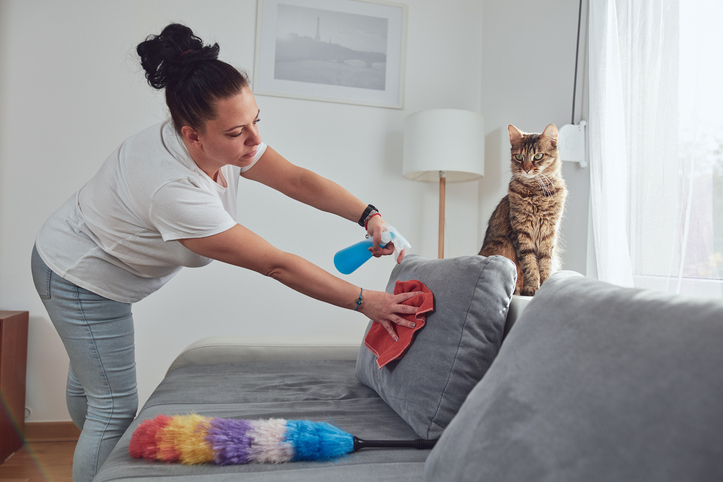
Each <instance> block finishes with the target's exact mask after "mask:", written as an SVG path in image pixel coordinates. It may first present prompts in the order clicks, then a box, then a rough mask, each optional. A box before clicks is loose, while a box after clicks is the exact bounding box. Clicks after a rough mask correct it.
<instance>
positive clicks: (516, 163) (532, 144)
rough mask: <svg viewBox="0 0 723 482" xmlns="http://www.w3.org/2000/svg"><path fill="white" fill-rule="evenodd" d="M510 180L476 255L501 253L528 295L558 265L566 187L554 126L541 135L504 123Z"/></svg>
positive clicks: (518, 291)
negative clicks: (511, 263) (508, 137)
mask: <svg viewBox="0 0 723 482" xmlns="http://www.w3.org/2000/svg"><path fill="white" fill-rule="evenodd" d="M507 130H508V131H509V133H510V144H511V145H512V149H511V154H512V155H511V163H512V179H511V180H510V184H509V189H508V194H507V196H505V197H504V198H502V201H500V203H499V205H497V208H496V209H495V211H494V212H493V213H492V217H491V218H490V221H489V225H488V226H487V233H486V234H485V239H484V242H483V243H482V248H481V249H480V252H479V254H480V255H481V256H492V255H495V254H499V255H502V256H505V257H507V258H509V259H511V260H512V261H513V262H514V263H515V265H516V266H517V286H516V287H515V294H522V295H527V296H531V295H534V294H535V292H536V291H537V290H538V289H539V287H540V285H541V284H542V283H543V282H544V281H545V280H546V279H547V278H549V277H550V275H551V274H552V273H554V272H555V271H557V270H558V269H559V267H560V261H559V258H558V247H557V241H558V232H559V228H560V221H561V220H562V214H563V211H564V210H565V199H566V198H567V188H566V186H565V181H564V180H563V179H562V175H561V172H560V171H561V169H562V161H561V160H560V157H559V155H558V150H557V138H558V133H557V127H555V125H554V124H550V125H549V126H547V127H546V128H545V130H544V131H543V132H542V133H541V134H530V133H526V132H521V131H520V130H519V129H517V128H516V127H515V126H512V125H510V126H508V127H507Z"/></svg>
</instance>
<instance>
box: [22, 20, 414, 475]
mask: <svg viewBox="0 0 723 482" xmlns="http://www.w3.org/2000/svg"><path fill="white" fill-rule="evenodd" d="M218 50H219V47H218V45H217V44H215V45H213V46H204V45H203V43H202V41H201V39H199V38H198V37H196V36H194V35H193V32H192V31H191V30H190V29H189V28H187V27H185V26H182V25H177V24H172V25H169V26H168V27H166V28H165V29H164V30H163V32H161V34H160V35H158V36H150V37H148V38H147V39H146V41H144V42H142V43H141V44H139V45H138V48H137V52H138V54H139V55H140V58H141V64H142V66H143V68H144V69H145V71H146V78H147V79H148V82H149V83H150V85H151V86H152V87H154V88H156V89H164V88H165V94H166V103H167V104H168V108H169V110H170V113H171V119H170V120H169V121H166V122H164V123H161V124H159V125H155V126H152V127H150V128H148V129H146V130H144V131H141V132H140V133H138V134H136V135H134V136H132V137H130V138H129V139H127V140H126V141H124V142H123V143H122V144H121V146H120V147H119V148H118V149H117V150H116V151H115V152H113V153H112V154H111V155H110V157H109V158H108V159H107V160H106V162H105V163H104V164H103V166H102V167H101V168H100V170H99V171H98V173H97V174H96V175H95V177H93V179H91V180H90V182H88V184H86V185H85V186H84V187H83V188H81V189H80V191H78V192H77V193H76V194H75V195H73V196H72V197H71V198H70V199H69V200H68V201H67V202H66V203H65V204H64V205H63V206H62V207H61V208H60V209H59V210H58V211H57V212H56V213H55V214H54V215H53V216H51V217H50V219H48V221H47V222H46V223H45V225H44V226H43V228H42V229H41V231H40V233H39V234H38V238H37V240H36V246H35V249H34V250H33V257H32V268H33V279H34V281H35V286H36V288H37V290H38V293H39V294H40V296H41V298H42V299H43V303H44V304H45V307H46V309H47V311H48V314H49V316H50V319H51V320H52V322H53V324H54V325H55V327H56V329H57V331H58V333H59V334H60V337H61V339H62V340H63V343H64V345H65V348H66V350H67V352H68V356H69V358H70V369H69V372H68V385H67V403H68V409H69V411H70V414H71V418H72V419H73V421H74V422H75V424H76V425H77V426H78V427H79V428H81V430H82V432H81V436H80V439H79V440H78V445H77V447H76V450H75V456H74V460H73V480H75V481H86V480H88V481H89V480H91V479H92V478H93V475H94V474H95V473H96V472H97V470H98V469H99V468H100V466H101V465H102V463H103V461H104V460H105V459H106V457H107V456H108V454H109V453H110V451H111V450H112V448H113V447H114V446H115V444H116V442H117V441H118V439H119V438H120V436H121V434H122V433H123V432H124V431H125V430H126V428H127V427H128V425H129V424H130V422H131V421H132V420H133V417H134V416H135V413H136V409H137V405H138V401H137V392H136V375H135V358H134V345H133V343H134V342H133V319H132V315H131V304H132V303H134V302H136V301H138V300H141V299H143V298H144V297H145V296H147V295H149V294H151V293H152V292H154V291H155V290H157V289H158V288H160V287H161V286H163V285H164V284H165V283H166V282H167V281H168V280H169V279H170V278H171V277H173V275H174V274H175V273H176V272H177V271H178V270H179V269H180V268H181V267H182V266H203V265H206V264H208V263H210V262H211V260H213V259H216V260H219V261H223V262H225V263H229V264H233V265H236V266H240V267H243V268H247V269H251V270H254V271H256V272H258V273H261V274H263V275H266V276H270V277H272V278H274V279H276V280H278V281H280V282H281V283H283V284H285V285H287V286H289V287H290V288H292V289H294V290H296V291H299V292H301V293H304V294H306V295H308V296H310V297H313V298H315V299H318V300H321V301H324V302H327V303H331V304H334V305H336V306H339V307H342V308H347V309H351V310H356V311H359V312H360V313H362V314H364V315H366V316H367V317H368V318H370V319H373V320H376V321H378V322H379V323H381V324H382V325H384V326H385V328H386V329H387V330H388V331H389V334H390V335H391V336H392V337H393V338H395V339H396V333H395V329H394V327H393V325H394V324H399V325H403V326H410V327H411V326H412V324H411V323H410V322H408V321H406V320H405V319H404V318H403V317H401V316H400V315H404V314H412V313H415V312H416V308H414V307H410V306H406V305H402V302H404V301H405V300H407V299H408V298H410V297H412V296H414V295H415V293H406V294H401V295H396V296H395V295H391V294H388V293H385V292H381V291H372V290H363V289H361V288H360V287H357V286H354V285H352V284H350V283H348V282H346V281H343V280H341V279H339V278H336V277H335V276H332V275H331V274H329V273H327V272H326V271H324V270H322V269H320V268H318V267H317V266H315V265H313V264H311V263H310V262H308V261H306V260H304V259H302V258H300V257H298V256H295V255H292V254H290V253H285V252H283V251H280V250H279V249H276V248H275V247H273V246H272V245H270V244H269V243H267V242H266V241H265V240H264V239H262V238H261V237H259V236H258V235H256V234H255V233H253V232H251V231H249V230H248V229H246V228H244V227H243V226H241V225H239V224H237V223H236V222H235V221H234V217H235V214H236V212H235V211H236V192H237V187H238V183H239V177H244V178H246V179H251V180H254V181H258V182H261V183H263V184H265V185H267V186H270V187H272V188H274V189H276V190H278V191H280V192H282V193H284V194H286V195H287V196H289V197H291V198H293V199H296V200H298V201H301V202H304V203H306V204H309V205H310V206H313V207H315V208H317V209H321V210H324V211H328V212H331V213H334V214H337V215H339V216H342V217H344V218H346V219H349V220H352V221H356V222H359V224H361V225H362V226H364V227H365V228H366V230H367V232H368V233H369V234H371V235H372V236H373V239H374V247H373V254H374V255H375V256H377V257H378V256H381V255H387V254H391V253H392V252H393V251H394V248H393V247H392V246H388V247H386V248H380V247H379V241H380V237H381V232H382V225H383V224H384V220H383V219H382V217H381V216H380V215H379V213H378V212H377V211H376V210H375V209H374V208H373V206H367V205H366V204H364V203H363V202H362V201H360V200H359V199H357V198H356V197H354V196H352V195H351V194H350V193H349V192H348V191H346V190H344V189H343V188H341V187H340V186H338V185H337V184H335V183H333V182H331V181H329V180H327V179H324V178H322V177H320V176H318V175H316V174H314V173H312V172H310V171H307V170H305V169H302V168H300V167H297V166H294V165H293V164H291V163H289V162H288V161H287V160H286V159H284V158H283V157H282V156H280V155H279V154H278V153H276V152H275V151H274V150H273V149H272V148H271V147H268V146H267V145H266V144H264V143H263V142H262V141H261V137H260V136H259V131H258V126H257V124H258V122H259V109H258V107H257V105H256V101H255V99H254V96H253V95H252V94H251V91H250V89H249V86H248V79H247V78H246V77H245V75H244V74H242V73H240V72H239V71H238V70H236V69H235V68H233V67H231V66H230V65H228V64H226V63H224V62H221V61H219V60H218V59H217V56H218ZM402 257H403V253H402V254H401V255H400V258H399V260H398V261H401V258H402Z"/></svg>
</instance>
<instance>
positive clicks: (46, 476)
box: [0, 441, 75, 482]
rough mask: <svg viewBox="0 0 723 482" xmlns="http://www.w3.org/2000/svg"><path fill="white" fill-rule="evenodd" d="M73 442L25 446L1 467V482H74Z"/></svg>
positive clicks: (32, 443) (40, 443)
mask: <svg viewBox="0 0 723 482" xmlns="http://www.w3.org/2000/svg"><path fill="white" fill-rule="evenodd" d="M73 450H75V441H60V442H57V441H56V442H27V443H26V444H25V445H24V446H23V447H22V448H21V449H20V450H18V451H17V452H15V453H14V454H12V455H11V456H10V457H8V459H7V460H6V461H5V462H4V463H3V464H2V465H0V481H3V482H46V481H49V482H73Z"/></svg>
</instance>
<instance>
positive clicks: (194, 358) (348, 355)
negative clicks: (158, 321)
mask: <svg viewBox="0 0 723 482" xmlns="http://www.w3.org/2000/svg"><path fill="white" fill-rule="evenodd" d="M358 353H359V344H353V345H351V344H292V343H283V342H278V341H272V340H268V341H251V340H249V339H248V337H243V336H211V337H207V338H202V339H200V340H198V341H195V342H193V343H192V344H190V345H189V346H187V347H186V348H185V349H184V350H183V351H182V352H181V354H180V355H178V356H177V357H176V359H175V360H174V361H173V363H172V364H171V366H170V367H169V368H168V372H167V373H166V374H168V373H170V372H172V371H173V370H177V369H178V368H181V367H185V366H189V365H216V364H224V363H248V362H257V361H306V360H356V358H357V354H358Z"/></svg>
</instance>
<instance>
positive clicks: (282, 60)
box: [253, 0, 407, 109]
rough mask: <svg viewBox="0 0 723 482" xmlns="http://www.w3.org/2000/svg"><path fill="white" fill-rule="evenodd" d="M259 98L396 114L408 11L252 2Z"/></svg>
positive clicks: (344, 3) (340, 1)
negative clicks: (382, 109)
mask: <svg viewBox="0 0 723 482" xmlns="http://www.w3.org/2000/svg"><path fill="white" fill-rule="evenodd" d="M257 17H258V18H257V25H256V60H255V62H254V67H255V68H254V74H253V89H254V93H256V94H260V95H274V96H281V97H294V98H299V99H310V100H320V101H327V102H343V103H348V104H362V105H370V106H377V107H389V108H395V109H401V108H402V107H403V106H404V105H403V104H404V60H405V59H404V56H405V47H406V36H407V32H406V30H407V7H406V5H402V4H395V3H389V2H377V1H361V0H258V12H257Z"/></svg>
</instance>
